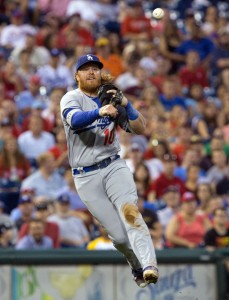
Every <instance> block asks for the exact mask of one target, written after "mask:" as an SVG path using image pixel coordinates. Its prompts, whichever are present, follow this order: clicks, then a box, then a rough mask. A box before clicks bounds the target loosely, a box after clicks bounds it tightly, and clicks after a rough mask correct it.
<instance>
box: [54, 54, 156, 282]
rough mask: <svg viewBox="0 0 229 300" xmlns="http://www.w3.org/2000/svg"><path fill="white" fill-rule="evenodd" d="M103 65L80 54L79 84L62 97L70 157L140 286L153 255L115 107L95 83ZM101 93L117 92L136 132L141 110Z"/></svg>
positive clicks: (150, 273) (150, 276) (152, 274)
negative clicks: (123, 155) (123, 153)
mask: <svg viewBox="0 0 229 300" xmlns="http://www.w3.org/2000/svg"><path fill="white" fill-rule="evenodd" d="M102 68H103V64H102V63H101V62H100V60H99V58H98V57H97V56H95V55H92V54H87V55H83V56H81V57H80V58H79V59H78V61H77V63H76V72H75V80H76V82H77V84H78V88H77V89H75V90H72V91H70V92H67V93H66V94H65V95H64V96H63V98H62V99H61V103H60V108H61V117H62V120H63V124H64V128H65V133H66V137H67V144H68V152H69V162H70V166H71V168H72V173H73V177H74V182H75V185H76V188H77V191H78V193H79V195H80V197H81V199H82V201H83V202H84V203H85V205H86V206H87V207H88V210H89V211H90V212H91V214H92V215H93V216H94V217H95V218H96V219H97V220H98V221H99V222H100V223H101V224H102V226H103V227H104V228H105V229H106V231H107V232H108V234H109V237H110V238H111V240H112V241H113V244H114V246H115V247H116V249H117V250H119V251H120V252H121V253H122V254H123V255H124V256H125V257H126V259H127V262H128V263H129V265H130V267H131V269H132V274H133V278H134V280H135V282H136V283H137V285H138V286H140V287H145V286H147V285H148V284H150V283H156V282H157V280H158V269H157V260H156V255H155V250H154V246H153V243H152V240H151V237H150V233H149V230H148V228H147V226H146V224H145V222H144V220H143V218H142V216H141V214H140V213H139V211H138V208H137V205H136V202H137V199H138V197H137V192H136V186H135V183H134V180H133V176H132V173H131V172H130V170H129V168H128V167H127V165H126V163H125V160H123V159H121V158H120V157H119V155H118V152H119V151H120V146H119V141H118V139H117V136H116V123H115V119H116V118H117V117H118V111H119V110H118V109H117V107H116V106H115V103H113V104H110V103H109V104H106V105H104V106H102V105H101V102H100V100H99V98H98V89H99V87H100V86H101V84H102V83H104V82H105V81H106V80H108V79H109V75H105V74H103V73H101V69H102ZM106 93H107V95H109V93H110V94H112V97H114V98H115V97H116V96H118V97H116V98H118V103H119V105H120V106H121V107H124V110H125V112H126V115H127V118H128V122H129V125H130V126H129V130H128V131H131V132H132V133H135V134H141V133H142V132H143V130H144V128H145V120H144V118H143V116H142V115H141V114H140V113H139V112H138V111H137V110H135V109H134V107H133V106H132V105H131V103H130V102H129V101H128V100H127V99H126V97H125V96H124V95H123V94H122V92H121V91H119V90H115V89H111V90H109V91H107V92H106ZM116 100H117V99H116Z"/></svg>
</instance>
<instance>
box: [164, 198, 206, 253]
mask: <svg viewBox="0 0 229 300" xmlns="http://www.w3.org/2000/svg"><path fill="white" fill-rule="evenodd" d="M210 228H211V223H210V221H209V219H208V218H207V216H206V215H204V214H199V212H198V211H197V201H196V197H195V195H194V194H193V193H190V192H186V193H184V194H183V196H182V198H181V208H180V211H179V212H177V213H176V214H175V215H174V216H173V217H172V219H171V220H170V221H169V223H168V225H167V227H166V234H165V235H166V239H167V242H168V245H172V246H173V247H185V248H189V249H193V248H196V247H198V246H201V245H203V242H204V235H205V233H206V232H207V230H209V229H210Z"/></svg>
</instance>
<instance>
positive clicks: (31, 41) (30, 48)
mask: <svg viewBox="0 0 229 300" xmlns="http://www.w3.org/2000/svg"><path fill="white" fill-rule="evenodd" d="M22 51H26V52H27V53H29V54H30V56H29V57H30V59H29V64H30V66H31V67H33V68H34V69H35V70H36V69H37V68H38V67H40V66H42V65H45V64H47V63H48V62H49V59H50V54H49V51H48V50H47V49H46V48H45V47H43V46H37V45H36V35H35V34H34V33H33V34H31V33H27V34H26V39H25V45H23V46H21V45H16V47H15V48H14V49H13V51H12V52H11V55H10V59H11V60H12V61H13V62H14V63H15V65H16V66H19V64H20V56H21V53H22Z"/></svg>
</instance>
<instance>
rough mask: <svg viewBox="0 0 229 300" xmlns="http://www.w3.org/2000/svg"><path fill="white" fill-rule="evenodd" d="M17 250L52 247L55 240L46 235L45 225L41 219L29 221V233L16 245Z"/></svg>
mask: <svg viewBox="0 0 229 300" xmlns="http://www.w3.org/2000/svg"><path fill="white" fill-rule="evenodd" d="M15 248H16V249H17V250H30V249H31V250H34V249H51V248H53V242H52V239H51V238H50V237H48V236H47V235H45V225H44V223H43V221H42V220H40V219H35V218H34V219H32V220H30V222H29V233H28V235H25V236H24V237H23V238H22V239H21V240H19V241H18V242H17V244H16V247H15Z"/></svg>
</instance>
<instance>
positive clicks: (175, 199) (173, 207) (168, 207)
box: [157, 185, 180, 233]
mask: <svg viewBox="0 0 229 300" xmlns="http://www.w3.org/2000/svg"><path fill="white" fill-rule="evenodd" d="M161 199H162V201H163V202H164V204H165V207H164V208H162V209H159V210H158V211H157V215H158V219H159V222H160V223H161V225H162V229H163V233H165V229H166V227H167V225H168V223H169V221H170V219H171V218H172V217H173V216H174V215H175V214H176V213H177V212H178V211H179V209H180V192H179V189H178V188H177V186H175V185H169V186H168V187H167V188H166V189H165V190H164V192H163V195H162V198H161Z"/></svg>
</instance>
